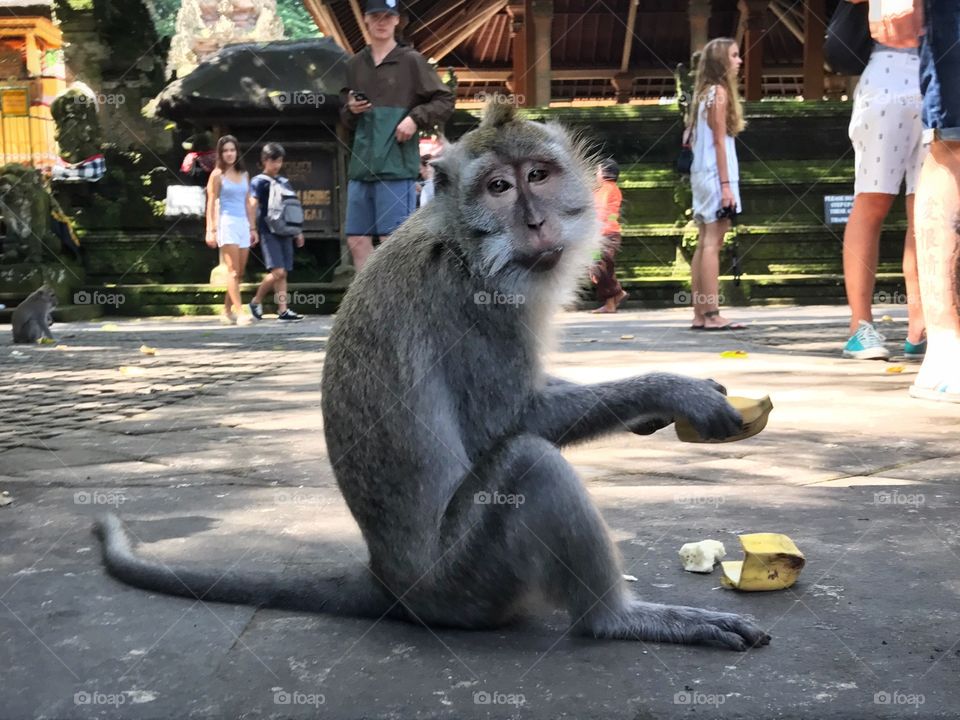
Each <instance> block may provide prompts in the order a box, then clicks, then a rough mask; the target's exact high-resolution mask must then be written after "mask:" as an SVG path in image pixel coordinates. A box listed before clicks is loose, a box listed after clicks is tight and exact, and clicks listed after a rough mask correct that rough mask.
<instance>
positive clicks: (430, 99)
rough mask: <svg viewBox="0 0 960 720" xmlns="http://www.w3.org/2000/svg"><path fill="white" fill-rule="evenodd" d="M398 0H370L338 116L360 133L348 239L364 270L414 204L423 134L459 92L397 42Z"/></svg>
mask: <svg viewBox="0 0 960 720" xmlns="http://www.w3.org/2000/svg"><path fill="white" fill-rule="evenodd" d="M397 3H398V0H368V2H367V6H366V12H365V13H364V16H363V22H364V24H365V25H366V26H367V31H368V33H369V35H370V44H369V45H368V46H367V47H366V48H364V49H363V50H361V51H360V52H359V53H357V54H356V55H354V56H353V57H351V58H350V59H349V60H348V61H347V87H345V88H343V90H342V91H341V99H342V101H343V107H342V108H341V110H340V117H341V119H342V120H343V122H344V123H345V124H346V126H347V127H348V128H350V129H351V130H354V131H355V132H354V138H353V148H352V154H351V157H350V167H349V170H348V173H347V174H348V177H349V179H350V184H349V186H348V188H347V228H346V229H347V242H348V244H349V246H350V253H351V255H353V264H354V267H356V269H357V270H360V269H361V268H362V267H363V265H364V263H365V262H366V260H367V258H368V257H369V256H370V253H371V252H373V236H374V235H377V236H379V237H380V241H381V242H383V241H384V240H386V239H387V237H388V236H389V235H390V233H392V232H393V231H394V230H396V228H397V227H398V226H399V225H400V224H401V223H402V222H403V221H404V220H406V219H407V217H408V216H409V215H410V213H412V212H413V211H414V209H415V208H416V203H417V201H416V181H417V176H418V174H419V172H420V143H419V131H420V130H426V129H429V128H431V127H433V126H434V125H443V123H445V122H446V121H447V118H449V117H450V115H451V113H452V112H453V102H454V97H453V93H451V92H450V90H449V89H448V88H447V86H446V85H444V84H443V83H442V82H441V81H440V78H439V77H438V76H437V73H436V71H435V70H434V69H433V68H432V67H430V65H429V64H428V63H427V61H426V60H425V59H424V57H423V55H421V54H420V53H418V52H417V51H416V50H414V49H413V48H412V47H410V46H409V45H402V44H400V43H398V42H397V40H396V35H395V33H396V29H397V25H399V23H400V13H399V10H398V7H397Z"/></svg>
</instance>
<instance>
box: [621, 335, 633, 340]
mask: <svg viewBox="0 0 960 720" xmlns="http://www.w3.org/2000/svg"><path fill="white" fill-rule="evenodd" d="M620 339H621V340H633V335H621V336H620Z"/></svg>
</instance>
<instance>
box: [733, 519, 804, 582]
mask: <svg viewBox="0 0 960 720" xmlns="http://www.w3.org/2000/svg"><path fill="white" fill-rule="evenodd" d="M740 544H741V545H743V553H744V555H743V561H739V560H738V561H731V562H725V563H721V564H720V566H721V568H722V569H723V577H722V578H720V582H721V583H722V584H723V586H724V587H728V588H733V589H734V590H746V591H756V590H785V589H786V588H788V587H790V586H791V585H793V584H794V583H795V582H796V581H797V578H798V577H800V571H801V570H803V566H804V565H805V564H806V562H807V561H806V558H804V556H803V553H802V552H800V549H799V548H798V547H797V546H796V544H795V543H794V542H793V540H791V539H790V538H788V537H787V536H786V535H780V534H778V533H752V534H750V535H741V536H740Z"/></svg>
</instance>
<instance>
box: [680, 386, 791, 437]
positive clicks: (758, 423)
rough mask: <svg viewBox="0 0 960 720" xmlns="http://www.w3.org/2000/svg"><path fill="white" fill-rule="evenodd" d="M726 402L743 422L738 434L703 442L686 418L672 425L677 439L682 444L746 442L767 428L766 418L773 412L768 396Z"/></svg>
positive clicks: (733, 398)
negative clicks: (738, 414)
mask: <svg viewBox="0 0 960 720" xmlns="http://www.w3.org/2000/svg"><path fill="white" fill-rule="evenodd" d="M727 402H728V403H730V404H731V405H732V406H733V408H734V410H736V411H737V412H739V413H740V417H741V418H742V420H743V425H742V429H741V431H740V432H739V433H737V434H736V435H731V436H730V437H728V438H724V439H723V440H704V439H703V438H702V437H700V435H699V434H698V433H697V431H696V430H695V429H694V428H693V425H691V424H690V422H689V421H688V420H687V419H686V418H677V421H676V423H675V424H674V428H675V429H676V431H677V437H678V438H679V439H680V440H682V441H683V442H690V443H718V442H735V441H737V440H746V439H747V438H749V437H753V436H754V435H756V434H757V433H759V432H760V431H761V430H763V429H764V428H765V427H766V426H767V418H768V417H769V416H770V411H771V410H773V403H772V402H771V401H770V396H769V395H764V396H763V397H762V398H760V399H759V400H754V399H752V398H745V397H728V398H727Z"/></svg>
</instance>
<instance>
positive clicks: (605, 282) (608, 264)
mask: <svg viewBox="0 0 960 720" xmlns="http://www.w3.org/2000/svg"><path fill="white" fill-rule="evenodd" d="M619 177H620V167H619V166H618V165H617V163H616V162H614V161H613V160H604V161H603V162H601V163H600V165H599V167H598V168H597V181H598V182H599V183H600V185H599V187H598V188H597V190H596V192H595V193H594V195H593V198H594V202H595V204H596V207H597V214H598V215H599V216H600V222H601V232H602V233H603V240H602V243H601V246H600V253H599V258H597V262H596V264H595V265H594V266H593V268H592V269H591V270H590V279H591V280H592V281H593V283H594V284H595V285H596V286H597V299H598V300H600V302H602V303H603V305H601V306H600V307H598V308H597V309H596V310H593V311H592V312H595V313H615V312H616V311H617V308H618V307H619V306H620V303H622V302H623V301H624V300H626V299H627V293H626V292H625V291H624V289H623V288H622V287H620V283H619V282H618V281H617V276H616V274H615V272H614V265H613V258H614V256H615V255H616V254H617V252H618V251H619V250H620V243H621V236H620V203H621V202H622V201H623V194H622V193H621V192H620V188H618V187H617V179H618V178H619Z"/></svg>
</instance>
